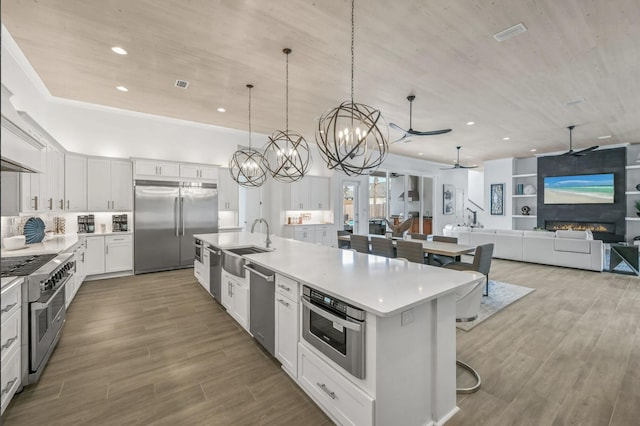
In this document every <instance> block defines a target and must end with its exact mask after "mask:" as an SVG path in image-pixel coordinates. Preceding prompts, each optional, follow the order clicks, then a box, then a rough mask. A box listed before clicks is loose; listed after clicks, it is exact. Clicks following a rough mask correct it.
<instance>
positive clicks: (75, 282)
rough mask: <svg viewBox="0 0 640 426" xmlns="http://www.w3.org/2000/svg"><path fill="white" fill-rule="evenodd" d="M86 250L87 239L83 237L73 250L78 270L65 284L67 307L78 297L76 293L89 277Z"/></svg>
mask: <svg viewBox="0 0 640 426" xmlns="http://www.w3.org/2000/svg"><path fill="white" fill-rule="evenodd" d="M86 250H87V242H86V239H82V240H81V241H80V242H79V243H78V245H77V246H76V247H75V249H74V250H73V259H74V260H75V261H76V270H75V273H74V274H73V277H72V278H71V279H70V280H69V281H67V283H66V284H65V289H64V291H65V296H66V302H67V308H68V307H69V305H70V304H71V302H73V299H74V298H75V297H76V293H77V292H78V290H79V289H80V286H81V285H82V283H83V282H84V279H85V278H86V277H87V267H86Z"/></svg>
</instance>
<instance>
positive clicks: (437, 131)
mask: <svg viewBox="0 0 640 426" xmlns="http://www.w3.org/2000/svg"><path fill="white" fill-rule="evenodd" d="M450 131H451V129H442V130H431V131H429V132H418V131H417V130H413V129H409V130H407V133H410V134H412V135H416V136H435V135H442V134H444V133H449V132H450Z"/></svg>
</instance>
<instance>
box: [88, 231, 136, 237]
mask: <svg viewBox="0 0 640 426" xmlns="http://www.w3.org/2000/svg"><path fill="white" fill-rule="evenodd" d="M130 234H133V232H131V231H116V232H78V235H82V236H84V237H99V236H101V235H130Z"/></svg>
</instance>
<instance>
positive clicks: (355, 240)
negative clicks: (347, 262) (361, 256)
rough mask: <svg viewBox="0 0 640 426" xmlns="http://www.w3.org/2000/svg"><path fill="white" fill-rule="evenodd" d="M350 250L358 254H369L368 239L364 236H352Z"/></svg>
mask: <svg viewBox="0 0 640 426" xmlns="http://www.w3.org/2000/svg"><path fill="white" fill-rule="evenodd" d="M350 238H351V248H352V249H354V250H356V251H358V252H360V253H366V254H369V237H367V236H366V235H352V236H351V237H350Z"/></svg>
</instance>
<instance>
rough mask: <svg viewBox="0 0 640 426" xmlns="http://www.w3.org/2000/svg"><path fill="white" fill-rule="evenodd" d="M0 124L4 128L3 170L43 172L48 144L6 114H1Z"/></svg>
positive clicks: (0, 154)
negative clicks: (44, 153) (43, 154)
mask: <svg viewBox="0 0 640 426" xmlns="http://www.w3.org/2000/svg"><path fill="white" fill-rule="evenodd" d="M0 124H1V128H2V149H1V150H0V168H1V170H2V171H3V172H22V173H41V172H42V171H43V170H44V164H43V158H42V153H43V151H44V150H45V149H46V148H47V145H46V144H45V143H43V142H40V141H39V140H37V139H36V138H34V137H33V136H32V135H31V134H30V133H29V132H28V131H26V130H24V129H23V128H22V126H18V125H17V124H16V123H14V122H13V121H12V120H10V119H9V118H7V117H6V116H5V115H4V114H2V116H1V120H0Z"/></svg>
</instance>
